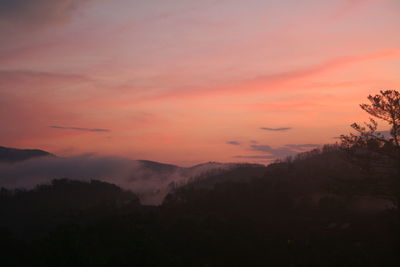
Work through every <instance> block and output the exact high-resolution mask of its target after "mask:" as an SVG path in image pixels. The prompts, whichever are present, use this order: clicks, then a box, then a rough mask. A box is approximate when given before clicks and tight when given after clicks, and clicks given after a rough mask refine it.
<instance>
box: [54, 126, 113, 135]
mask: <svg viewBox="0 0 400 267" xmlns="http://www.w3.org/2000/svg"><path fill="white" fill-rule="evenodd" d="M49 128H53V129H58V130H75V131H84V132H95V133H98V132H111V130H110V129H99V128H81V127H65V126H56V125H52V126H49Z"/></svg>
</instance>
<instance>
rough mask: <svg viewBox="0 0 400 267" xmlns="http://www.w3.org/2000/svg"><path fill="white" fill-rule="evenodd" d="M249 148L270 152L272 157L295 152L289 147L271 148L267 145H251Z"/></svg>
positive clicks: (290, 154) (280, 156)
mask: <svg viewBox="0 0 400 267" xmlns="http://www.w3.org/2000/svg"><path fill="white" fill-rule="evenodd" d="M250 149H251V150H254V151H259V152H263V153H267V154H270V155H271V156H272V157H273V158H284V157H287V156H292V155H294V154H296V153H297V151H295V150H293V149H291V148H289V147H279V148H272V147H270V146H268V145H251V146H250Z"/></svg>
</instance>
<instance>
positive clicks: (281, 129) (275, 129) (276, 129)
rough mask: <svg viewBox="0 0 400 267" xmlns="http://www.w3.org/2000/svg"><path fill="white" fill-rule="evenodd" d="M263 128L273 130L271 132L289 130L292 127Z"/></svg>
mask: <svg viewBox="0 0 400 267" xmlns="http://www.w3.org/2000/svg"><path fill="white" fill-rule="evenodd" d="M260 129H261V130H265V131H271V132H279V131H288V130H291V129H292V128H291V127H280V128H270V127H261V128H260Z"/></svg>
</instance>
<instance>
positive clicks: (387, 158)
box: [341, 90, 400, 210]
mask: <svg viewBox="0 0 400 267" xmlns="http://www.w3.org/2000/svg"><path fill="white" fill-rule="evenodd" d="M368 100H369V102H370V103H368V104H361V105H360V107H361V108H362V109H363V110H364V111H366V112H367V113H369V114H370V115H371V116H372V117H371V118H370V119H369V122H365V123H364V125H360V124H358V123H353V124H352V125H351V127H352V128H353V129H354V130H355V131H356V133H355V134H353V133H351V134H349V135H342V136H341V146H342V148H343V149H345V150H346V151H347V152H348V153H349V155H350V157H349V158H350V159H351V160H352V161H353V162H356V163H357V164H358V165H359V166H360V167H361V168H362V169H363V170H364V172H365V173H366V174H367V175H368V176H369V177H370V178H371V177H374V178H375V179H369V181H370V182H371V181H372V182H371V183H369V186H366V188H367V189H368V190H369V191H370V192H374V193H375V194H376V195H379V196H384V197H386V198H389V199H391V200H392V201H393V203H394V204H395V205H396V206H397V208H398V209H399V208H400V92H398V91H396V90H386V91H380V94H377V95H375V96H372V95H369V96H368ZM375 119H380V120H382V121H384V122H385V123H386V124H388V126H389V127H390V129H389V131H378V123H377V121H376V120H375ZM399 210H400V209H399Z"/></svg>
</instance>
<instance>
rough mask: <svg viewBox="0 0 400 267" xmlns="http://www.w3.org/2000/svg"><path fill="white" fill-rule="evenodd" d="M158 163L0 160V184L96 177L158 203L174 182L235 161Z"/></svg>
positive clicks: (101, 159) (96, 158) (111, 159)
mask: <svg viewBox="0 0 400 267" xmlns="http://www.w3.org/2000/svg"><path fill="white" fill-rule="evenodd" d="M157 166H158V164H156V166H154V167H153V168H152V167H150V166H148V165H146V164H144V162H143V161H138V160H132V159H127V158H121V157H113V156H103V157H100V156H95V155H90V154H88V155H80V156H75V157H69V158H58V157H42V158H34V159H30V160H26V161H22V162H18V163H12V164H9V163H0V187H5V188H9V189H17V188H20V189H22V188H24V189H29V188H32V187H34V186H35V185H37V184H41V183H48V182H49V181H50V180H52V179H59V178H69V179H74V180H91V179H97V180H101V181H105V182H110V183H114V184H116V185H118V186H120V187H122V188H123V189H126V190H130V191H132V192H134V193H136V194H137V195H138V196H139V198H140V200H141V202H142V204H147V205H159V204H161V202H162V200H163V199H164V197H165V196H166V195H167V194H168V192H169V191H170V190H171V189H172V188H173V187H174V186H176V185H179V184H184V183H186V182H187V181H188V179H190V178H194V177H197V176H199V175H202V174H204V173H208V172H210V171H220V170H226V169H229V168H232V166H234V165H233V164H221V163H207V164H201V165H197V166H194V167H190V168H182V167H178V166H173V165H167V166H168V168H162V166H165V165H162V164H160V165H159V166H161V168H157Z"/></svg>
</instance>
